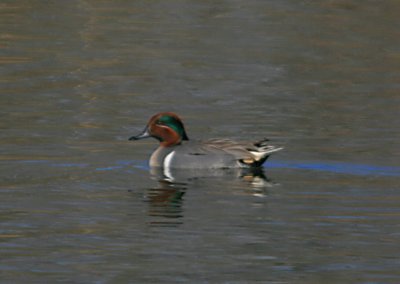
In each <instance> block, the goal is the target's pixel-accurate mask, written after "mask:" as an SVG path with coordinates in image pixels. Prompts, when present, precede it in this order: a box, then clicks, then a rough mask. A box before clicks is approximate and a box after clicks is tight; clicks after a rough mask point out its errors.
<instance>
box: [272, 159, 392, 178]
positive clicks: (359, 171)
mask: <svg viewBox="0 0 400 284" xmlns="http://www.w3.org/2000/svg"><path fill="white" fill-rule="evenodd" d="M266 167H267V168H286V169H298V170H311V171H324V172H333V173H340V174H349V175H361V176H400V167H387V166H375V165H365V164H351V163H339V162H331V163H322V162H291V161H280V162H279V161H278V162H275V161H270V162H268V163H267V164H266Z"/></svg>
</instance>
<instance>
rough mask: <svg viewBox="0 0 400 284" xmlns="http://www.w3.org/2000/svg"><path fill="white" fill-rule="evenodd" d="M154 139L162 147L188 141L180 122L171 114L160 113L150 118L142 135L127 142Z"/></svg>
mask: <svg viewBox="0 0 400 284" xmlns="http://www.w3.org/2000/svg"><path fill="white" fill-rule="evenodd" d="M148 137H154V138H156V139H157V140H158V141H160V144H161V145H162V146H164V147H169V146H174V145H178V144H180V143H181V142H182V141H183V140H189V138H188V136H187V135H186V131H185V127H184V126H183V123H182V120H181V119H180V118H179V116H177V115H176V114H175V113H173V112H161V113H158V114H156V115H154V116H152V117H151V118H150V120H149V122H148V123H147V126H146V128H145V129H144V130H143V132H142V133H140V134H139V135H136V136H132V137H131V138H129V140H139V139H143V138H148Z"/></svg>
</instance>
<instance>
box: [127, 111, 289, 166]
mask: <svg viewBox="0 0 400 284" xmlns="http://www.w3.org/2000/svg"><path fill="white" fill-rule="evenodd" d="M147 137H154V138H156V139H157V140H158V141H160V146H159V147H158V148H157V150H156V151H155V152H154V153H153V154H152V155H151V158H150V166H151V167H163V168H188V169H194V168H199V169H205V168H251V167H261V166H262V164H263V163H264V162H265V161H266V160H267V158H268V157H269V155H270V154H271V153H274V152H277V151H279V150H282V149H283V148H281V147H275V146H271V145H268V140H267V139H263V140H260V141H258V142H236V141H232V140H229V139H210V140H206V141H192V140H190V141H189V138H188V136H187V134H186V131H185V128H184V126H183V123H182V121H181V119H180V118H179V116H177V115H176V114H175V113H172V112H162V113H158V114H156V115H154V116H153V117H152V118H150V120H149V122H148V124H147V126H146V128H145V129H144V131H143V132H142V133H141V134H139V135H137V136H132V137H131V138H129V140H139V139H143V138H147Z"/></svg>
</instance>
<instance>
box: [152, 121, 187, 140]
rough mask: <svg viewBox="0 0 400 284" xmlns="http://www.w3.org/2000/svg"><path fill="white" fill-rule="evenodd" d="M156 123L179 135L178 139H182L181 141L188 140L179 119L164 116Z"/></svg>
mask: <svg viewBox="0 0 400 284" xmlns="http://www.w3.org/2000/svg"><path fill="white" fill-rule="evenodd" d="M157 122H158V123H159V124H164V125H166V126H168V127H170V128H172V129H173V130H174V131H175V132H176V133H178V134H179V136H180V137H182V140H189V138H188V137H187V135H186V132H185V128H184V126H183V123H182V122H181V121H180V120H179V119H177V118H175V117H173V116H170V115H164V116H161V117H160V118H159V119H158V121H157Z"/></svg>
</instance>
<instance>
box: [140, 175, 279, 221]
mask: <svg viewBox="0 0 400 284" xmlns="http://www.w3.org/2000/svg"><path fill="white" fill-rule="evenodd" d="M150 173H151V176H152V178H153V179H155V180H157V182H158V186H157V187H155V188H150V189H148V190H147V192H146V196H145V200H146V201H147V202H148V204H149V209H148V210H149V211H148V215H149V216H150V217H152V220H151V222H150V224H152V225H155V226H176V225H179V224H182V217H183V214H184V212H183V209H182V205H183V201H184V199H183V196H184V194H185V192H186V190H187V188H188V187H189V188H190V187H195V186H196V184H198V182H199V181H200V182H202V181H204V183H210V184H213V183H215V184H217V183H218V184H220V182H227V184H226V186H234V187H235V188H236V189H239V190H241V191H242V192H245V193H248V194H252V195H254V196H261V197H264V196H266V194H267V189H268V188H269V187H272V186H274V185H275V183H273V182H272V181H270V180H269V179H268V178H267V177H266V175H265V173H264V170H263V169H262V168H255V169H219V170H216V169H213V170H181V169H180V170H171V169H168V170H165V169H162V168H151V170H150Z"/></svg>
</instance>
